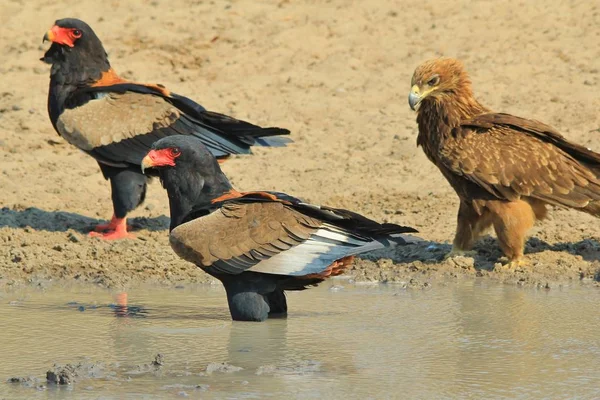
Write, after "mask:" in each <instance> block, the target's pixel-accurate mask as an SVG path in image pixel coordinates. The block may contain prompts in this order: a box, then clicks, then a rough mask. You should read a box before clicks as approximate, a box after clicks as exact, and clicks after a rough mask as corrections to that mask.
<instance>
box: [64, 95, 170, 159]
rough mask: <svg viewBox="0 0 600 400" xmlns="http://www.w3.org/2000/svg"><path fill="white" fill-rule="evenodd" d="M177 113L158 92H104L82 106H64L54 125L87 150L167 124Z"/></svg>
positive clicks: (72, 141)
mask: <svg viewBox="0 0 600 400" xmlns="http://www.w3.org/2000/svg"><path fill="white" fill-rule="evenodd" d="M180 115H181V112H180V111H179V110H178V109H177V108H175V107H174V106H173V105H171V104H169V103H168V102H166V101H164V100H163V99H162V98H160V97H158V96H148V95H144V94H139V93H133V92H126V93H122V94H121V93H106V94H105V95H104V97H102V98H100V99H97V100H94V101H90V102H89V103H87V104H85V105H84V106H82V107H77V108H73V109H67V110H65V111H64V112H63V113H62V114H61V115H60V117H59V118H58V121H57V124H56V126H57V129H58V131H59V132H60V134H61V136H62V137H64V138H65V139H66V140H67V141H68V142H69V143H71V144H72V145H74V146H77V147H79V148H80V149H81V150H84V151H91V150H93V149H94V148H96V147H100V146H106V145H109V144H112V143H118V142H120V141H122V140H125V139H130V138H133V137H135V136H138V135H144V134H147V133H149V132H152V131H153V130H155V129H159V128H163V127H167V126H169V125H171V124H172V123H173V122H175V121H176V120H177V119H178V118H179V117H180Z"/></svg>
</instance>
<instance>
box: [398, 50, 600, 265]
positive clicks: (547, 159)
mask: <svg viewBox="0 0 600 400" xmlns="http://www.w3.org/2000/svg"><path fill="white" fill-rule="evenodd" d="M411 84H412V89H411V92H410V95H409V98H408V100H409V104H410V107H411V108H412V109H413V110H416V111H417V123H418V125H419V135H418V139H417V144H418V145H419V146H422V147H423V151H425V154H426V155H427V157H428V158H429V159H430V160H431V161H432V162H433V163H434V164H435V165H436V166H437V167H438V168H439V169H440V171H441V172H442V174H443V175H444V176H445V177H446V179H447V180H448V182H449V183H450V185H452V187H453V188H454V190H455V191H456V193H457V194H458V197H459V198H460V208H459V210H458V226H457V229H456V236H455V238H454V245H453V249H452V252H451V253H450V255H458V254H464V253H465V252H466V251H468V250H470V249H471V248H472V246H473V242H474V240H476V239H477V238H478V236H479V235H480V234H481V233H482V232H483V231H484V230H486V229H487V228H489V227H490V226H493V227H494V230H495V231H496V234H497V236H498V240H499V242H500V247H501V249H502V251H503V252H504V254H505V255H506V256H507V257H508V259H509V260H510V261H511V264H512V265H519V264H521V263H522V257H523V248H524V247H525V235H526V233H527V231H528V230H529V229H530V228H531V227H532V226H533V224H534V222H535V220H536V219H542V218H544V217H545V216H546V204H552V205H556V206H562V207H570V208H576V209H579V210H581V211H585V212H587V213H589V214H592V215H595V216H600V203H599V202H598V200H600V179H599V177H600V154H597V153H594V152H592V151H590V150H589V149H587V148H585V147H583V146H579V145H577V144H574V143H570V142H568V141H567V140H566V139H565V138H564V137H563V136H562V135H561V134H560V133H558V132H557V131H556V130H555V129H554V128H552V127H550V126H548V125H545V124H543V123H541V122H538V121H534V120H529V119H524V118H519V117H515V116H512V115H508V114H501V113H494V112H492V111H490V110H488V109H487V108H485V107H484V106H482V105H481V104H480V103H479V102H478V101H477V100H475V98H474V97H473V91H472V89H471V81H470V80H469V77H468V75H467V73H466V71H465V70H464V68H463V65H462V63H461V62H460V61H458V60H454V59H450V58H439V59H434V60H430V61H426V62H424V63H423V64H421V65H420V66H419V67H417V69H416V70H415V72H414V75H413V78H412V83H411Z"/></svg>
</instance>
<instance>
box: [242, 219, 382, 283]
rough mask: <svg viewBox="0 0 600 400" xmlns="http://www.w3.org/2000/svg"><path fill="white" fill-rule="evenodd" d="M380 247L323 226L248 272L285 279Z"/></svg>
mask: <svg viewBox="0 0 600 400" xmlns="http://www.w3.org/2000/svg"><path fill="white" fill-rule="evenodd" d="M383 247H384V244H383V243H381V242H379V241H376V240H372V239H369V238H360V237H357V236H352V235H350V234H348V233H347V232H345V231H343V230H341V229H339V228H337V227H335V226H333V225H327V224H326V225H324V226H323V227H321V228H320V229H319V230H317V231H316V232H315V233H314V234H312V235H311V236H310V238H309V239H308V240H307V241H305V242H303V243H301V244H299V245H297V246H295V247H293V248H291V249H289V250H286V251H283V252H281V253H279V254H277V255H275V256H273V257H271V258H269V259H267V260H263V261H261V262H259V263H258V264H256V265H255V266H253V267H251V268H250V269H249V271H255V272H262V273H267V274H277V275H289V276H302V275H308V274H316V273H320V272H323V271H324V270H325V269H326V268H327V267H328V266H330V265H331V264H332V263H333V262H334V261H336V260H339V259H340V258H343V257H346V256H351V255H355V254H359V253H364V252H366V251H371V250H375V249H380V248H383Z"/></svg>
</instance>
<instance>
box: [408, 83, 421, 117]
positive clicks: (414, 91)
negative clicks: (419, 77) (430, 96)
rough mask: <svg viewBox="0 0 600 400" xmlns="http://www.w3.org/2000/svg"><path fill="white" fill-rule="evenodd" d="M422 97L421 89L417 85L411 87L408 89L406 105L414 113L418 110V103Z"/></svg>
mask: <svg viewBox="0 0 600 400" xmlns="http://www.w3.org/2000/svg"><path fill="white" fill-rule="evenodd" d="M422 99H423V97H422V96H421V89H420V88H419V85H413V87H412V88H411V89H410V93H409V94H408V105H409V106H410V108H411V110H413V111H416V110H417V109H418V108H419V103H420V102H421V100H422Z"/></svg>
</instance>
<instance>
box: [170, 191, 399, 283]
mask: <svg viewBox="0 0 600 400" xmlns="http://www.w3.org/2000/svg"><path fill="white" fill-rule="evenodd" d="M363 218H364V217H363ZM397 228H403V227H397ZM170 242H171V246H172V248H173V250H174V251H175V252H176V253H177V254H178V255H179V256H180V257H182V258H183V259H185V260H187V261H190V262H193V263H195V264H197V265H199V266H203V267H208V268H211V270H213V271H216V272H218V273H226V274H239V273H241V272H244V271H255V272H262V273H269V274H277V275H287V276H305V275H310V274H319V273H321V272H323V271H325V270H326V269H327V267H329V266H330V265H331V264H332V263H333V262H335V261H336V260H339V259H342V258H344V257H347V256H351V255H354V254H358V253H362V252H365V251H369V250H374V249H377V248H382V247H384V246H386V245H392V243H394V244H395V243H405V242H404V240H403V239H402V238H399V237H398V238H394V237H391V236H390V237H388V238H387V241H386V240H385V239H384V240H382V239H379V240H378V239H377V238H374V237H370V236H367V235H363V234H360V233H358V232H353V231H350V230H348V229H344V228H342V227H339V226H336V225H334V224H332V223H329V222H325V221H323V220H322V219H320V218H315V217H313V216H309V215H306V214H304V213H302V212H299V211H297V210H296V209H294V206H293V205H291V204H286V203H285V202H281V201H248V199H245V201H238V200H231V201H227V202H225V203H224V204H222V206H221V207H220V208H219V209H217V210H216V211H214V212H212V213H211V214H208V215H206V216H204V217H200V218H197V219H194V220H192V221H189V222H186V223H184V224H182V225H179V226H178V227H177V228H175V229H173V231H172V232H171V235H170Z"/></svg>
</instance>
